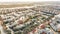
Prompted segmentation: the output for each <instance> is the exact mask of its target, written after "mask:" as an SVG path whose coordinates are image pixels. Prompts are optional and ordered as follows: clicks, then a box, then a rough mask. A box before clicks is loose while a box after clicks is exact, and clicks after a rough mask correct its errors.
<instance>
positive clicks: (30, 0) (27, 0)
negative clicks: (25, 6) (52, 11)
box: [0, 0, 60, 2]
mask: <svg viewBox="0 0 60 34" xmlns="http://www.w3.org/2000/svg"><path fill="white" fill-rule="evenodd" d="M44 1H60V0H0V2H44Z"/></svg>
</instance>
